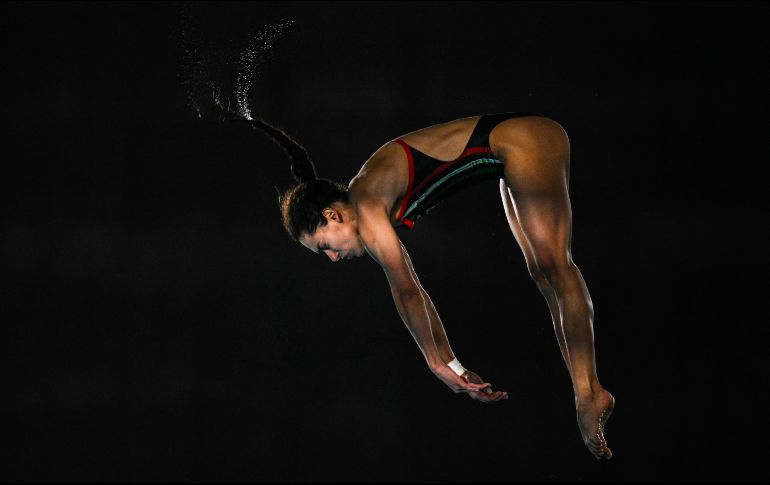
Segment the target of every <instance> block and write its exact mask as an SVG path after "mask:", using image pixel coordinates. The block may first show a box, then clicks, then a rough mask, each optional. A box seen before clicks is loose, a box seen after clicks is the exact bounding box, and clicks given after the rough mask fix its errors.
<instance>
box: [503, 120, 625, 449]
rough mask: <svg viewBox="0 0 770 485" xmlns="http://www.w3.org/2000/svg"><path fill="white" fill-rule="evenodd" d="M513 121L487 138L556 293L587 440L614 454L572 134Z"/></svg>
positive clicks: (609, 398) (534, 255)
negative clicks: (575, 236) (578, 212)
mask: <svg viewBox="0 0 770 485" xmlns="http://www.w3.org/2000/svg"><path fill="white" fill-rule="evenodd" d="M513 121H517V120H509V121H506V122H503V123H501V125H505V124H506V123H507V126H505V127H503V129H499V128H495V130H493V133H492V135H490V143H493V140H494V145H495V149H496V150H497V155H498V156H499V157H500V158H501V159H502V160H503V162H504V163H505V182H506V184H507V186H508V188H509V189H510V194H511V197H512V200H513V206H514V209H515V213H516V216H517V219H518V222H519V227H520V228H521V234H522V235H523V236H524V238H525V239H526V240H527V242H528V243H529V248H530V249H531V251H532V258H533V262H534V265H535V266H536V267H537V269H538V271H539V272H541V273H543V275H544V276H545V280H546V282H547V284H548V285H549V286H550V287H551V288H552V289H553V291H554V294H555V296H556V301H557V304H558V307H559V312H560V315H561V324H562V329H563V331H564V343H565V346H566V349H567V355H568V357H569V362H570V365H569V370H570V374H571V377H572V385H573V389H574V392H575V404H576V407H577V414H578V425H579V427H580V431H581V434H582V435H583V441H584V443H585V444H586V446H587V447H588V449H589V451H591V453H593V454H594V456H595V457H596V458H597V459H598V458H602V457H604V458H610V457H611V456H612V454H611V452H610V450H609V448H607V445H606V441H605V439H604V429H603V428H604V423H605V422H606V420H607V419H608V418H609V414H610V413H611V412H612V409H613V406H614V399H613V397H612V395H611V394H610V393H609V392H607V391H605V390H604V389H603V388H602V387H601V385H600V384H599V379H598V377H597V375H596V362H595V356H594V338H593V317H594V313H593V304H592V302H591V296H590V294H589V293H588V289H587V287H586V284H585V281H584V280H583V277H582V275H581V273H580V270H579V269H578V267H577V266H576V265H575V263H574V261H573V260H572V255H571V252H570V238H571V231H572V214H571V206H570V201H569V195H568V189H567V183H568V182H567V177H568V171H569V140H568V139H567V136H566V133H564V130H563V129H562V128H561V126H559V125H558V124H557V123H555V122H553V121H551V120H548V119H545V118H527V119H524V120H520V122H519V123H518V124H516V123H512V122H513ZM501 125H498V127H499V126H501Z"/></svg>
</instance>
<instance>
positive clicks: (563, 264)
mask: <svg viewBox="0 0 770 485" xmlns="http://www.w3.org/2000/svg"><path fill="white" fill-rule="evenodd" d="M534 259H535V260H534V261H533V262H532V263H531V264H530V265H529V274H530V275H531V276H532V278H533V279H535V281H538V279H541V280H545V281H546V282H548V283H549V284H553V283H554V282H555V281H557V280H561V279H563V278H565V277H568V276H569V275H571V274H572V273H574V272H575V271H577V266H576V265H575V263H574V262H573V261H572V258H571V257H570V255H569V254H567V253H565V254H557V253H553V252H550V251H540V252H537V251H536V252H535V254H534Z"/></svg>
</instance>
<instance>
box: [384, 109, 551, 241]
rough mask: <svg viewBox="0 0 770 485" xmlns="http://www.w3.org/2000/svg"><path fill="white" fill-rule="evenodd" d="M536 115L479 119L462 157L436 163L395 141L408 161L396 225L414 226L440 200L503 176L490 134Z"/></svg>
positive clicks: (491, 115) (436, 161) (503, 115)
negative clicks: (507, 122)
mask: <svg viewBox="0 0 770 485" xmlns="http://www.w3.org/2000/svg"><path fill="white" fill-rule="evenodd" d="M522 116H541V115H538V114H535V113H499V114H490V115H484V116H482V117H480V118H479V121H478V123H476V127H475V128H474V129H473V133H471V137H470V139H469V140H468V144H467V145H466V146H465V150H463V152H462V154H461V155H460V156H459V157H457V158H456V159H454V160H451V161H448V162H447V161H442V160H436V159H435V158H433V157H430V156H428V155H426V154H424V153H422V152H421V151H419V150H416V149H414V148H412V147H410V146H409V145H407V144H406V143H405V142H404V141H403V140H401V139H400V138H399V139H397V140H396V142H398V143H399V144H400V145H401V146H402V147H404V150H405V151H406V158H407V159H408V160H409V187H408V188H407V191H406V195H405V196H404V199H403V201H402V202H401V209H400V210H399V211H398V215H397V216H396V221H397V223H396V226H395V227H401V226H405V227H407V228H408V229H412V227H414V223H415V221H416V220H418V219H419V218H421V217H422V216H424V215H425V214H427V213H428V211H430V210H431V209H433V208H434V207H436V205H438V203H439V202H441V200H443V199H445V198H447V197H449V196H450V195H453V194H455V193H457V192H459V191H460V190H462V189H464V188H466V187H469V186H471V185H473V184H475V183H477V182H479V181H481V180H487V179H499V178H502V177H503V162H502V161H500V160H498V159H497V158H496V157H495V156H494V154H492V149H491V148H489V133H490V132H491V131H492V129H493V128H494V127H495V126H497V125H498V124H500V123H501V122H503V121H505V120H507V119H509V118H519V117H522Z"/></svg>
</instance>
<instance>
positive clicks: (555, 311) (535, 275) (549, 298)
mask: <svg viewBox="0 0 770 485" xmlns="http://www.w3.org/2000/svg"><path fill="white" fill-rule="evenodd" d="M500 197H501V198H502V199H503V208H504V209H505V216H506V217H507V218H508V225H509V226H510V227H511V232H513V237H515V238H516V242H518V243H519V247H520V248H521V252H522V253H524V259H525V261H526V262H527V269H528V270H529V274H530V275H531V276H532V279H533V280H534V281H535V284H536V285H537V288H538V289H539V290H540V293H542V294H543V296H544V297H545V300H546V302H547V303H548V310H549V311H550V312H551V319H552V320H553V329H554V332H555V333H556V340H557V341H558V342H559V350H561V355H562V357H563V358H564V363H565V364H566V365H567V370H568V371H569V373H570V377H571V376H572V370H571V366H570V362H569V351H568V350H567V344H566V342H565V339H564V330H563V329H562V325H561V315H560V314H559V302H558V301H557V300H556V293H555V292H554V291H553V288H551V286H550V285H549V284H548V282H547V281H546V279H545V275H544V274H543V272H542V271H540V270H539V269H538V267H537V264H536V263H535V257H534V255H533V254H532V248H530V247H529V242H528V241H527V238H526V236H524V233H523V232H522V230H521V225H520V224H519V219H518V218H517V217H516V210H515V208H514V207H513V200H512V199H511V194H510V192H509V191H508V185H506V183H505V180H503V179H501V180H500Z"/></svg>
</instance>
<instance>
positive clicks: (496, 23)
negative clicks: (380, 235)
mask: <svg viewBox="0 0 770 485" xmlns="http://www.w3.org/2000/svg"><path fill="white" fill-rule="evenodd" d="M0 8H1V9H2V10H0V13H1V15H0V35H1V36H2V46H3V47H2V49H3V51H4V55H3V68H2V71H3V75H2V78H3V80H2V82H3V84H4V85H5V86H4V88H3V93H4V100H3V101H4V103H3V104H4V110H3V114H4V116H3V135H2V136H3V149H2V156H0V158H1V159H2V163H1V166H2V178H1V180H2V182H1V183H2V187H0V188H1V189H2V190H1V191H0V199H1V200H2V205H1V206H0V210H1V212H0V214H1V215H0V217H1V219H0V221H1V223H0V254H1V256H2V260H1V261H2V268H1V269H0V274H1V275H2V276H0V278H2V300H1V302H2V309H1V310H0V311H1V312H2V329H3V333H2V345H3V347H4V349H5V350H4V351H3V364H4V365H3V368H2V375H3V379H2V383H3V384H2V394H1V395H2V400H0V410H2V417H3V424H4V425H3V432H2V436H3V439H2V441H3V443H4V448H5V450H4V451H3V453H2V458H0V465H1V466H0V470H2V471H0V479H2V480H3V481H8V480H22V481H28V480H79V479H83V480H89V481H90V480H99V479H106V480H113V481H146V480H151V479H160V480H165V481H198V480H205V479H213V480H217V481H225V480H238V481H241V480H248V481H268V480H279V481H331V480H342V481H352V480H363V481H404V480H418V481H471V480H482V481H523V480H537V481H594V480H599V481H611V480H622V481H640V480H653V481H681V480H698V481H711V480H719V479H728V478H735V479H739V480H759V479H761V478H768V473H767V471H766V469H765V468H764V467H763V463H762V460H764V459H765V458H766V456H767V451H768V450H767V448H768V447H767V446H766V442H765V435H766V433H767V431H768V426H767V425H768V419H767V414H766V406H767V404H768V399H767V384H768V379H767V374H768V365H767V350H766V342H767V337H768V329H767V324H768V319H767V312H766V307H765V305H766V301H767V286H768V285H767V274H768V269H769V266H770V256H768V251H767V250H766V248H765V242H766V241H767V234H768V231H767V216H766V214H767V210H766V208H767V205H766V204H765V197H766V189H765V187H764V184H763V182H764V179H763V178H762V177H761V176H760V175H761V173H762V172H763V169H764V165H766V164H767V163H768V137H767V128H768V123H767V118H766V112H767V109H768V88H767V86H768V85H769V84H770V83H769V82H768V71H767V68H766V65H767V62H768V49H767V48H768V40H767V35H766V33H763V30H764V28H765V19H766V18H767V14H766V12H765V9H764V8H763V7H762V5H761V4H758V3H757V4H741V3H730V4H727V3H676V4H671V5H669V4H659V3H632V4H622V3H598V4H586V3H575V4H572V3H484V2H475V3H443V2H441V3H425V4H423V3H323V2H318V3H285V4H284V3H254V4H248V3H236V4H231V3H217V4H194V5H191V6H187V7H185V6H184V5H182V4H156V3H152V4H150V3H15V4H3V6H2V7H0ZM185 9H187V12H188V13H189V14H190V15H192V17H193V18H195V19H197V21H198V22H199V25H200V33H201V35H202V36H204V37H205V38H206V39H207V41H210V42H211V43H213V44H216V43H217V42H220V43H221V45H223V46H225V49H227V47H226V46H227V45H228V44H227V42H231V41H232V39H238V38H242V34H244V33H246V32H248V31H249V29H253V28H258V27H259V26H261V25H268V24H271V23H274V22H276V21H278V20H280V19H291V20H293V21H294V24H293V26H292V27H291V29H289V31H288V33H287V34H286V35H285V37H284V38H282V39H281V40H279V41H278V42H277V43H276V48H275V51H274V56H273V58H272V59H271V60H270V61H269V62H266V63H265V65H264V69H263V71H262V74H261V77H260V79H259V81H258V82H257V84H256V86H255V92H254V96H253V99H254V105H253V110H254V112H255V113H257V114H259V115H261V116H263V117H264V118H266V119H268V120H270V121H272V122H274V123H276V124H278V125H279V126H281V127H283V128H285V129H286V130H287V131H288V132H290V133H291V134H293V135H294V136H295V137H296V138H298V139H299V140H300V141H301V142H302V143H304V144H305V146H306V147H307V149H308V150H309V152H310V153H311V155H312V156H313V158H314V159H315V160H316V163H317V165H318V167H319V170H320V172H321V175H322V176H325V177H329V178H333V179H338V180H341V181H343V182H347V181H348V180H350V178H352V176H353V175H355V173H356V172H357V171H358V168H359V167H360V165H361V164H362V163H363V162H364V161H365V160H366V159H367V157H368V156H369V155H370V154H371V153H373V152H374V151H375V150H376V149H377V148H378V147H379V146H381V145H382V144H383V143H385V142H386V141H388V140H390V139H392V138H395V137H397V136H398V135H400V134H403V133H406V132H409V131H412V130H415V129H419V128H422V127H425V126H428V125H431V124H435V123H440V122H443V121H448V120H451V119H455V118H459V117H463V116H469V115H473V114H482V113H492V112H499V111H537V112H540V113H544V114H546V115H548V116H550V117H552V118H554V119H556V120H558V121H559V122H560V123H561V124H562V125H563V126H564V127H565V129H566V130H567V132H568V133H569V134H570V137H571V142H572V176H571V188H570V190H571V197H572V204H573V213H574V230H573V254H574V257H575V261H576V263H577V264H578V265H579V267H580V268H581V270H582V272H583V275H584V276H585V278H586V281H587V284H588V287H589V289H590V291H591V294H592V297H593V301H594V306H595V311H596V321H595V333H596V345H597V359H598V369H599V375H600V377H601V380H602V383H603V385H604V386H605V387H606V388H608V389H609V390H611V391H612V392H613V393H614V395H615V397H616V398H617V408H616V411H615V414H614V415H613V418H612V420H611V421H610V423H609V425H608V429H607V436H608V439H609V443H610V445H611V447H612V449H613V450H614V452H615V455H616V456H615V458H614V459H613V460H612V461H611V462H603V463H596V462H594V461H593V459H592V458H591V457H590V455H589V453H588V452H587V451H586V450H585V449H584V447H583V445H582V443H581V440H580V437H579V433H578V429H577V426H576V425H575V417H574V411H573V408H572V406H573V402H572V393H571V386H570V383H569V379H568V375H567V372H566V369H565V368H564V366H563V363H562V361H561V357H560V355H559V351H558V347H557V345H556V340H555V338H554V336H553V330H552V328H551V324H550V317H549V314H548V311H547V307H546V304H545V301H544V299H543V298H542V296H541V295H540V293H539V292H538V291H537V289H536V287H535V285H534V284H533V283H532V282H531V280H530V279H529V276H528V274H527V271H526V267H525V264H524V261H523V257H522V256H521V254H520V251H519V249H518V247H517V246H516V243H515V241H514V238H513V236H512V235H511V233H510V231H509V229H508V227H507V223H506V220H505V216H504V212H503V208H502V204H501V202H500V197H499V192H498V188H497V184H496V183H492V182H489V183H484V184H480V185H478V186H476V187H473V188H471V189H469V190H468V191H466V192H465V193H463V194H460V195H458V196H456V197H454V198H452V199H450V200H447V201H445V202H444V203H442V205H441V206H439V207H438V208H437V209H435V210H434V211H433V212H432V213H431V214H430V216H429V217H426V218H425V219H423V220H421V221H420V222H419V223H418V225H417V226H416V228H415V230H414V231H413V232H403V233H401V235H402V238H403V240H404V243H405V245H406V247H407V248H408V250H409V251H410V254H411V256H412V259H413V261H414V264H415V267H416V269H417V271H418V274H419V275H420V278H421V280H422V283H423V285H424V286H425V288H426V289H427V291H428V292H429V293H430V295H431V297H432V298H433V300H434V302H435V304H436V306H437V308H438V311H439V314H440V315H441V316H442V319H443V321H444V324H445V326H446V328H447V332H448V334H449V337H450V341H451V342H452V345H453V347H454V350H455V352H456V353H457V355H458V357H459V358H460V360H461V361H462V362H463V363H464V364H465V365H466V366H467V367H469V368H472V369H474V370H476V371H477V372H479V373H480V374H481V375H482V376H483V377H484V378H485V379H488V380H490V381H491V382H492V383H493V384H494V385H495V386H496V387H498V388H501V389H504V390H507V391H508V392H509V394H510V396H511V399H509V400H508V401H504V402H502V403H498V404H492V405H483V404H481V403H478V402H475V401H472V400H470V399H468V398H467V397H466V396H462V395H454V394H453V393H452V392H451V391H449V390H448V389H447V388H446V387H445V386H444V385H443V384H442V383H441V382H439V381H438V380H437V379H436V378H435V377H433V375H432V374H431V373H430V371H429V370H428V369H427V367H426V366H425V364H424V362H423V361H422V358H421V355H420V353H419V351H418V349H417V347H416V345H415V344H414V342H413V341H412V339H411V337H410V335H409V333H408V332H407V330H406V329H405V328H404V326H403V324H402V323H401V321H400V320H399V317H398V314H397V313H396V310H395V307H394V305H393V302H392V300H391V297H390V294H389V291H388V287H387V282H386V280H385V278H384V275H383V274H382V271H381V270H380V269H379V268H378V267H377V265H376V263H374V262H373V261H372V260H371V259H369V258H368V257H364V258H361V259H358V260H354V261H351V262H346V263H344V264H336V265H332V264H331V263H330V262H329V261H324V260H322V258H319V257H318V256H315V255H313V254H312V253H310V252H309V251H307V250H305V249H304V248H302V247H301V246H299V245H298V244H295V243H292V242H290V240H289V239H288V237H287V236H286V235H285V233H284V232H283V229H282V228H281V225H280V221H279V215H278V210H277V204H276V194H275V189H274V187H275V186H278V187H281V188H287V187H288V186H289V185H290V183H291V179H290V176H289V170H288V163H287V161H286V159H285V157H284V155H283V153H282V152H281V151H280V149H278V148H277V147H276V146H275V145H273V144H272V143H271V142H270V141H269V140H267V139H266V138H264V137H261V136H259V135H258V134H255V133H254V132H252V131H250V130H248V129H246V128H244V127H237V126H226V125H223V124H215V123H207V122H205V121H203V120H199V119H198V118H197V117H196V116H195V115H194V113H193V111H192V110H191V109H190V107H189V102H188V101H189V100H188V93H187V92H186V90H185V88H184V86H183V84H182V82H181V81H180V79H181V78H180V69H179V65H180V59H181V58H182V57H181V54H180V48H179V42H178V37H179V25H180V15H181V14H180V12H182V11H183V10H185Z"/></svg>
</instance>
